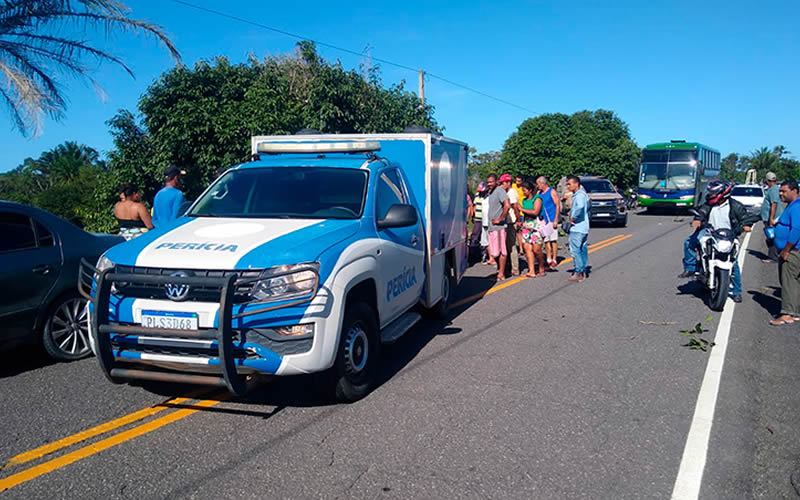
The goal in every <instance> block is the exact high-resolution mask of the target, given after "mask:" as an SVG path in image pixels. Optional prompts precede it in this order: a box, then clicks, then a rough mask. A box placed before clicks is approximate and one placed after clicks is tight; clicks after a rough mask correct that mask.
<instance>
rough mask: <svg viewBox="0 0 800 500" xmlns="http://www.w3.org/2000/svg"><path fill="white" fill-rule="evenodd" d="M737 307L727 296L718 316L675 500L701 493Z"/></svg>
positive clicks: (741, 265)
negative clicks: (726, 353)
mask: <svg viewBox="0 0 800 500" xmlns="http://www.w3.org/2000/svg"><path fill="white" fill-rule="evenodd" d="M752 234H753V233H747V234H746V235H745V237H744V241H743V243H742V249H741V251H740V252H739V270H740V271H742V272H743V271H744V256H745V254H746V253H747V247H748V245H749V244H750V236H751V235H752ZM735 307H736V303H735V302H734V301H732V300H731V299H730V298H728V301H727V302H726V303H725V308H724V309H723V310H722V316H721V317H720V319H719V326H718V327H717V333H716V335H715V336H714V343H715V345H714V347H712V348H711V352H710V353H709V357H708V365H706V373H705V375H704V376H703V384H702V385H701V386H700V392H699V393H698V395H697V404H696V405H695V407H694V416H693V417H692V426H691V427H690V428H689V434H688V435H687V436H686V446H685V447H684V449H683V457H682V458H681V466H680V468H679V469H678V477H677V478H676V479H675V486H674V487H673V489H672V498H673V499H675V500H695V499H696V498H698V497H699V495H700V485H701V483H702V480H703V470H704V469H705V467H706V457H707V455H708V441H709V438H710V437H711V425H712V424H713V423H714V410H715V409H716V405H717V394H718V393H719V383H720V380H721V379H722V365H723V364H724V363H725V351H726V350H727V348H728V336H729V335H730V333H731V324H732V322H733V310H734V309H735Z"/></svg>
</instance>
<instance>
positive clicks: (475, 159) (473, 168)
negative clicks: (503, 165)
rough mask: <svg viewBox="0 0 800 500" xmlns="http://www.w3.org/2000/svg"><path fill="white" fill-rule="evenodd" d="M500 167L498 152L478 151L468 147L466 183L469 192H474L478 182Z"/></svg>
mask: <svg viewBox="0 0 800 500" xmlns="http://www.w3.org/2000/svg"><path fill="white" fill-rule="evenodd" d="M499 168H500V152H499V151H489V152H486V153H478V151H477V150H476V149H475V148H469V163H468V164H467V172H468V174H467V175H468V179H467V181H468V183H469V189H470V192H471V193H472V192H475V190H476V189H477V187H478V183H480V182H481V181H484V180H486V176H488V175H489V174H490V173H497V172H498V171H499V170H498V169H499Z"/></svg>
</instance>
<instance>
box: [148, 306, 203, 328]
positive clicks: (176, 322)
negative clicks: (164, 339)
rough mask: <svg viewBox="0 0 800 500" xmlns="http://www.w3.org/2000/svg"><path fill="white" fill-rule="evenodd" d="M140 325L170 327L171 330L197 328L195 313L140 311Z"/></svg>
mask: <svg viewBox="0 0 800 500" xmlns="http://www.w3.org/2000/svg"><path fill="white" fill-rule="evenodd" d="M142 326H144V327H146V328H170V329H173V330H197V313H191V312H169V311H142Z"/></svg>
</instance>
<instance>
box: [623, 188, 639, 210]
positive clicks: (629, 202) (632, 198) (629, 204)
mask: <svg viewBox="0 0 800 500" xmlns="http://www.w3.org/2000/svg"><path fill="white" fill-rule="evenodd" d="M625 207H626V208H627V209H628V211H631V210H635V209H636V208H638V207H639V196H638V195H637V194H636V191H634V190H633V189H631V192H630V195H629V196H628V197H627V198H625Z"/></svg>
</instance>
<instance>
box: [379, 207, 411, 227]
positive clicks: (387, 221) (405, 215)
mask: <svg viewBox="0 0 800 500" xmlns="http://www.w3.org/2000/svg"><path fill="white" fill-rule="evenodd" d="M418 220H419V219H418V217H417V209H416V208H414V207H412V206H411V205H401V204H399V203H397V204H394V205H392V206H391V207H389V211H388V212H386V217H384V218H383V219H378V224H377V226H378V230H379V231H380V230H382V229H389V228H392V227H408V226H413V225H414V224H416V223H417V221H418Z"/></svg>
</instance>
